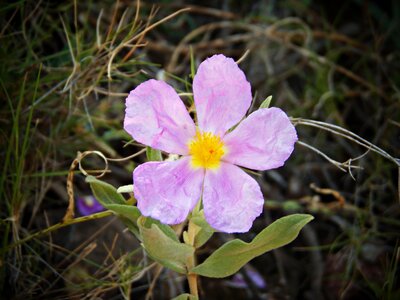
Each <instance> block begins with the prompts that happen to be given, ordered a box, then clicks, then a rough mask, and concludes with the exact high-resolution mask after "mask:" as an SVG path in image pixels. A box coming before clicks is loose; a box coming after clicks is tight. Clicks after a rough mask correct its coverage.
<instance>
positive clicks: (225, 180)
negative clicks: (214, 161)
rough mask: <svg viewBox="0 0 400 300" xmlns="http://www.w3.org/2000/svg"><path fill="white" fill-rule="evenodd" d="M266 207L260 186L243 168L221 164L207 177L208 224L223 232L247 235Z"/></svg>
mask: <svg viewBox="0 0 400 300" xmlns="http://www.w3.org/2000/svg"><path fill="white" fill-rule="evenodd" d="M263 205H264V197H263V195H262V193H261V190H260V187H259V185H258V183H257V182H256V181H255V180H254V179H253V178H252V177H250V176H249V175H247V174H246V173H245V172H244V171H243V170H242V169H240V168H239V167H237V166H234V165H232V164H229V163H221V166H220V168H219V169H218V170H216V171H210V170H207V172H206V176H205V178H204V191H203V206H204V215H205V218H206V220H207V222H208V223H209V224H210V225H211V226H212V227H214V228H215V229H217V230H220V231H223V232H229V233H231V232H247V231H249V229H250V228H251V226H252V224H253V221H254V219H255V218H256V217H258V216H259V215H260V214H261V212H262V210H263Z"/></svg>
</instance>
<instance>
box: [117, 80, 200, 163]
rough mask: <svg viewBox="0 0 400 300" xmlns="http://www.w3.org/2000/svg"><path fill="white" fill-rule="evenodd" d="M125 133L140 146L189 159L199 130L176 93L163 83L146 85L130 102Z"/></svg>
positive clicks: (137, 88) (137, 91)
mask: <svg viewBox="0 0 400 300" xmlns="http://www.w3.org/2000/svg"><path fill="white" fill-rule="evenodd" d="M124 128H125V130H126V131H127V132H128V133H129V134H130V135H131V136H132V137H133V138H134V139H135V140H137V141H138V142H140V143H142V144H145V145H148V146H151V147H153V148H155V149H159V150H163V151H166V152H168V153H174V154H181V155H185V154H187V153H188V147H187V143H188V141H189V140H190V139H191V138H192V137H193V136H194V135H195V134H196V127H195V125H194V122H193V120H192V119H191V117H190V115H189V113H188V112H187V110H186V107H185V105H184V104H183V102H182V100H181V99H180V98H179V96H178V94H177V93H176V92H175V90H174V89H173V88H172V87H171V86H170V85H168V84H167V83H165V82H163V81H158V80H154V79H151V80H148V81H146V82H143V83H142V84H140V85H139V86H138V87H136V88H135V89H134V90H133V91H131V92H130V93H129V96H128V98H126V114H125V120H124Z"/></svg>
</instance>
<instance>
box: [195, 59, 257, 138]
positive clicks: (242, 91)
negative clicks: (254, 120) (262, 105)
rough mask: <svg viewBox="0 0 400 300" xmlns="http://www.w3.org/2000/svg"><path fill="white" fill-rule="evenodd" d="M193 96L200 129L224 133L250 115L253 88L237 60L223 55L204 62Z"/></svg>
mask: <svg viewBox="0 0 400 300" xmlns="http://www.w3.org/2000/svg"><path fill="white" fill-rule="evenodd" d="M193 96H194V101H195V104H196V111H197V119H198V125H199V128H200V129H201V130H203V131H207V132H212V133H215V134H218V135H220V136H223V135H224V134H225V132H226V131H227V130H228V129H229V128H231V127H232V126H234V125H235V124H237V123H238V122H239V121H240V120H241V119H242V117H243V116H244V115H245V114H246V111H247V109H248V108H249V106H250V103H251V88H250V84H249V82H248V81H247V80H246V76H245V75H244V73H243V71H242V70H240V69H239V66H238V65H237V64H236V63H235V61H234V60H233V59H232V58H228V57H225V56H224V55H222V54H219V55H214V56H212V57H210V58H208V59H207V60H205V61H203V62H202V63H201V64H200V66H199V69H198V71H197V74H196V76H195V77H194V80H193Z"/></svg>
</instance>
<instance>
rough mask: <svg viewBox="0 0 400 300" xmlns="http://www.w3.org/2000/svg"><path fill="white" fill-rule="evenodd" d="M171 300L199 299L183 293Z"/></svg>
mask: <svg viewBox="0 0 400 300" xmlns="http://www.w3.org/2000/svg"><path fill="white" fill-rule="evenodd" d="M172 300H199V297H196V296H193V295H190V294H187V293H185V294H181V295H179V296H177V297H175V298H173V299H172Z"/></svg>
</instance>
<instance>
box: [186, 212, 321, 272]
mask: <svg viewBox="0 0 400 300" xmlns="http://www.w3.org/2000/svg"><path fill="white" fill-rule="evenodd" d="M312 219H314V217H313V216H311V215H307V214H293V215H290V216H286V217H283V218H280V219H278V220H277V221H275V222H274V223H272V224H271V225H269V226H268V227H267V228H265V229H264V230H263V231H261V232H260V233H259V234H258V235H257V236H256V237H255V238H254V239H253V241H251V242H250V243H246V242H243V241H242V240H239V239H235V240H232V241H229V242H227V243H225V244H224V245H222V246H221V247H220V248H218V249H217V250H216V251H215V252H214V253H213V254H211V255H210V256H209V257H208V258H207V259H206V260H205V261H204V262H203V263H202V264H200V265H198V266H196V267H194V268H193V269H192V270H190V271H191V272H193V273H196V274H199V275H202V276H206V277H214V278H223V277H227V276H230V275H232V274H234V273H236V272H237V271H238V270H239V269H240V268H241V267H243V266H244V265H245V264H246V263H247V262H249V261H250V260H251V259H253V258H255V257H257V256H259V255H261V254H264V253H265V252H268V251H270V250H273V249H276V248H279V247H282V246H284V245H286V244H288V243H290V242H292V241H293V240H294V239H295V238H296V237H297V236H298V234H299V232H300V230H301V229H302V228H303V227H304V226H305V225H306V224H307V223H308V222H310V221H311V220H312Z"/></svg>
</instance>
